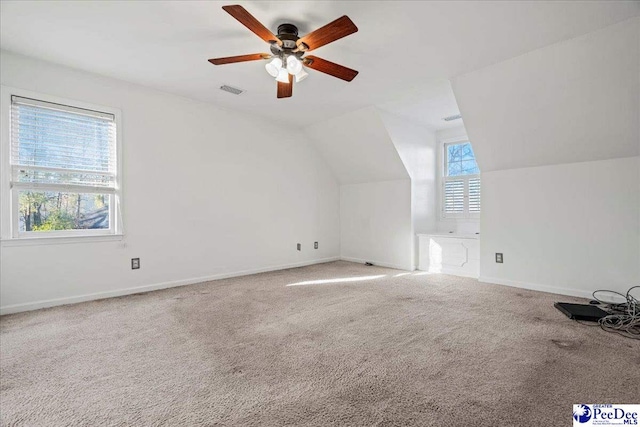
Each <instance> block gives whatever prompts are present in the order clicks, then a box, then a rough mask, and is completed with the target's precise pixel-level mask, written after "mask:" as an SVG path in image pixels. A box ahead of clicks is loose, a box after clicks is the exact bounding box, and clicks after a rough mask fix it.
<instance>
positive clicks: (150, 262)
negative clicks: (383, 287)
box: [0, 52, 339, 312]
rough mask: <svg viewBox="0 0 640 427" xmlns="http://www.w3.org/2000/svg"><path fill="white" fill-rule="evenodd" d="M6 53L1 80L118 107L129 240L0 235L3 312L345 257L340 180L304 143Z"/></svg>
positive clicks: (214, 111)
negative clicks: (49, 241)
mask: <svg viewBox="0 0 640 427" xmlns="http://www.w3.org/2000/svg"><path fill="white" fill-rule="evenodd" d="M0 59H1V61H0V62H1V67H2V68H1V70H0V71H1V73H0V75H1V83H2V84H3V85H6V86H12V87H18V88H22V89H27V90H32V91H36V92H41V93H45V94H50V95H54V96H60V97H64V98H69V99H76V100H79V101H84V102H88V103H93V104H98V105H106V106H111V107H116V108H119V109H121V110H122V116H123V129H122V130H121V131H122V135H123V147H124V162H123V163H124V165H123V166H124V185H123V187H124V225H125V229H126V238H125V240H123V241H121V242H99V243H78V244H65V245H30V246H8V245H7V244H6V243H5V242H3V243H2V246H1V254H0V270H1V271H0V281H1V284H0V300H1V302H0V304H1V306H2V310H3V312H9V311H15V310H20V309H25V308H34V307H38V306H44V305H51V304H56V303H64V302H71V301H78V300H82V299H88V298H93V297H96V296H110V295H117V294H121V293H126V292H130V291H131V290H133V289H138V290H140V289H150V288H153V287H154V286H156V285H157V286H170V285H176V284H183V283H188V282H194V281H199V280H204V279H206V278H211V277H222V276H228V275H234V274H239V273H243V272H251V271H259V270H264V269H271V268H278V267H281V266H292V265H298V264H305V263H313V262H316V261H320V260H327V259H332V258H335V257H337V256H338V255H339V189H338V185H337V182H336V179H335V178H334V176H333V174H332V173H331V172H330V170H329V168H328V167H327V165H326V163H325V162H324V160H322V158H321V157H320V156H319V155H318V154H317V153H316V151H315V149H314V148H312V147H311V146H310V145H308V144H307V143H306V142H305V141H304V138H299V137H298V136H297V135H295V134H287V133H283V132H282V131H281V128H280V127H276V126H274V125H272V124H270V123H269V122H267V121H265V120H263V119H259V118H255V117H251V116H247V115H244V114H241V113H237V112H229V111H224V110H221V109H219V108H216V107H214V106H211V105H209V104H205V103H201V102H196V101H192V100H188V99H184V98H180V97H177V96H173V95H167V94H164V93H160V92H157V91H153V90H150V89H146V88H143V87H140V86H135V85H132V84H128V83H124V82H121V81H117V80H113V79H108V78H103V77H99V76H96V75H92V74H88V73H84V72H80V71H75V70H72V69H68V68H64V67H60V66H56V65H53V64H50V63H45V62H41V61H36V60H32V59H28V58H25V57H22V56H17V55H14V54H10V53H7V52H2V56H1V58H0ZM7 113H8V112H6V111H2V114H7ZM314 241H318V242H319V244H320V248H319V249H318V250H313V249H312V248H313V242H314ZM298 242H300V243H302V248H303V250H302V251H301V252H298V251H297V250H296V243H298ZM132 257H140V258H141V265H142V268H141V269H140V270H135V271H133V270H131V269H130V258H132ZM145 287H147V288H145Z"/></svg>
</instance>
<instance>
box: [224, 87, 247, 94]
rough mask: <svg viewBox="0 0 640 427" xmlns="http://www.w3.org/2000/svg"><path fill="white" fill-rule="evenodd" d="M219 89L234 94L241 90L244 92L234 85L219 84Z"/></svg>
mask: <svg viewBox="0 0 640 427" xmlns="http://www.w3.org/2000/svg"><path fill="white" fill-rule="evenodd" d="M220 90H223V91H225V92H229V93H232V94H234V95H240V94H241V93H242V92H244V91H243V90H242V89H238V88H236V87H231V86H227V85H222V86H220Z"/></svg>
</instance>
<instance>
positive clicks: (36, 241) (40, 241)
mask: <svg viewBox="0 0 640 427" xmlns="http://www.w3.org/2000/svg"><path fill="white" fill-rule="evenodd" d="M123 238H124V235H123V234H109V235H103V236H49V237H21V238H15V239H3V240H0V246H2V247H6V246H33V245H65V244H73V243H97V242H117V241H121V240H122V239H123Z"/></svg>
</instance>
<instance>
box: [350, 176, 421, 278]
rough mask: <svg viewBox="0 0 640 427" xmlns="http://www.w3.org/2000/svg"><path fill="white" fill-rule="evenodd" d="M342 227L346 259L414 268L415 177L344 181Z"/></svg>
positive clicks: (401, 267)
mask: <svg viewBox="0 0 640 427" xmlns="http://www.w3.org/2000/svg"><path fill="white" fill-rule="evenodd" d="M340 227H341V233H340V252H341V257H342V258H343V259H345V260H349V261H354V262H371V263H373V264H376V265H381V266H386V267H392V268H399V269H403V270H411V269H412V268H413V251H412V246H413V245H412V243H413V233H412V226H411V181H410V180H409V179H404V180H395V181H383V182H370V183H364V184H346V185H341V186H340Z"/></svg>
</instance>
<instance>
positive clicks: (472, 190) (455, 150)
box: [442, 142, 480, 218]
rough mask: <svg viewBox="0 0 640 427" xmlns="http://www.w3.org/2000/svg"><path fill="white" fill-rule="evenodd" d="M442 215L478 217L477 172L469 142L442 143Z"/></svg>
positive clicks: (478, 179)
mask: <svg viewBox="0 0 640 427" xmlns="http://www.w3.org/2000/svg"><path fill="white" fill-rule="evenodd" d="M443 157H444V174H443V175H444V176H443V179H442V182H443V190H442V216H443V217H445V218H474V217H478V216H479V215H480V169H479V168H478V164H477V163H476V158H475V156H474V154H473V149H472V148H471V143H469V142H456V143H449V144H444V156H443Z"/></svg>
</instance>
